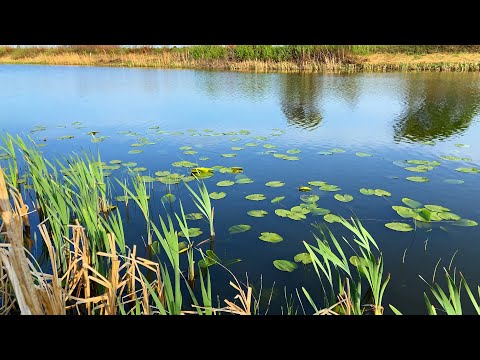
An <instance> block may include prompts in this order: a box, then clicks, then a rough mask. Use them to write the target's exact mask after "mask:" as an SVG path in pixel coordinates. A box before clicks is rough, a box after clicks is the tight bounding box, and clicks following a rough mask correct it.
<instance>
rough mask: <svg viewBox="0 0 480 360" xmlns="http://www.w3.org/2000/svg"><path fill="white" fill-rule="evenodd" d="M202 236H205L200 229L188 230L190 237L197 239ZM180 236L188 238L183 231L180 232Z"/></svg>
mask: <svg viewBox="0 0 480 360" xmlns="http://www.w3.org/2000/svg"><path fill="white" fill-rule="evenodd" d="M202 234H203V231H202V230H200V228H189V229H188V235H189V236H190V237H197V236H200V235H202ZM178 236H181V237H186V236H185V234H184V233H183V232H182V231H180V232H179V233H178Z"/></svg>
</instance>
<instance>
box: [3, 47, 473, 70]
mask: <svg viewBox="0 0 480 360" xmlns="http://www.w3.org/2000/svg"><path fill="white" fill-rule="evenodd" d="M479 50H480V46H477V45H462V46H458V45H399V46H395V45H388V46H387V45H285V46H272V45H227V46H220V45H198V46H186V47H180V48H177V47H153V46H142V47H123V46H112V45H75V46H58V47H16V48H15V47H9V46H0V63H17V64H18V63H22V64H51V65H85V66H123V67H152V68H198V69H215V70H232V71H258V72H267V71H285V72H289V71H307V72H358V71H367V72H378V71H381V72H385V71H479V70H480V52H479Z"/></svg>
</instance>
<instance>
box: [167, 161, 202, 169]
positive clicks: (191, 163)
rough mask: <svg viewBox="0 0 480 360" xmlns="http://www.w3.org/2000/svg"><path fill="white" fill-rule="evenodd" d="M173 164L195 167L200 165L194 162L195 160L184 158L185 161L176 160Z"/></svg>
mask: <svg viewBox="0 0 480 360" xmlns="http://www.w3.org/2000/svg"><path fill="white" fill-rule="evenodd" d="M172 166H174V167H185V168H193V167H195V166H198V164H197V163H194V162H191V161H186V160H183V161H176V162H174V163H172Z"/></svg>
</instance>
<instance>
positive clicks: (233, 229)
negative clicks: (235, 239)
mask: <svg viewBox="0 0 480 360" xmlns="http://www.w3.org/2000/svg"><path fill="white" fill-rule="evenodd" d="M251 228H252V227H251V226H250V225H245V224H239V225H233V226H230V227H229V228H228V232H229V233H230V234H232V235H233V234H240V233H243V232H245V231H248V230H250V229H251Z"/></svg>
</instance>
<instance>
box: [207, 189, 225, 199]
mask: <svg viewBox="0 0 480 360" xmlns="http://www.w3.org/2000/svg"><path fill="white" fill-rule="evenodd" d="M208 196H210V199H213V200H220V199H223V198H224V197H225V196H227V194H226V193H224V192H223V191H222V192H216V191H214V192H211V193H210V194H208Z"/></svg>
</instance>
